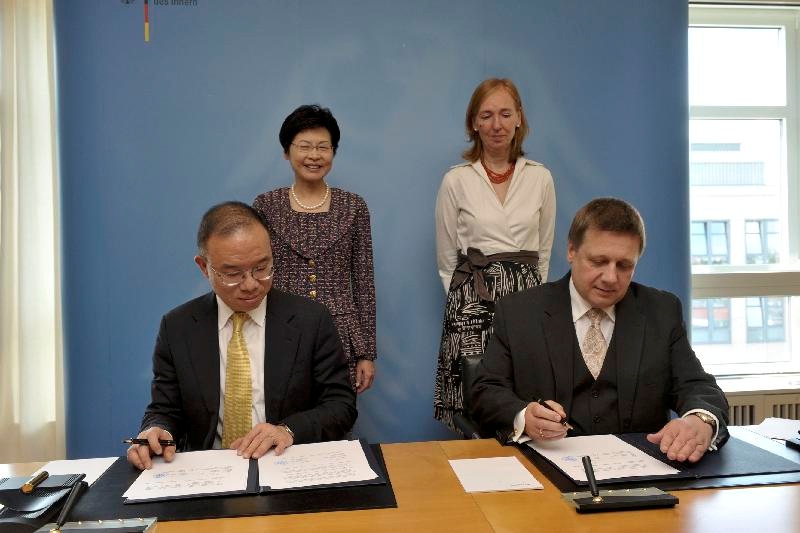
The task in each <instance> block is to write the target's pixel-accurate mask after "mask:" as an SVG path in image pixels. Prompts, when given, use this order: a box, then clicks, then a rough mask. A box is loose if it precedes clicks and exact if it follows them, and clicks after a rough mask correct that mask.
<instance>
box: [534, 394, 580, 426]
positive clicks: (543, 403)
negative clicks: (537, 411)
mask: <svg viewBox="0 0 800 533" xmlns="http://www.w3.org/2000/svg"><path fill="white" fill-rule="evenodd" d="M536 403H538V404H539V405H541V406H542V407H544V408H545V409H549V410H551V411H553V412H554V413H555V412H556V410H555V409H553V408H552V407H550V406H549V405H547V403H546V402H545V401H544V400H542V399H541V398H539V399H538V400H536ZM558 423H559V424H561V425H562V426H564V427H565V428H567V429H575V428H573V427H572V426H571V425H570V424H569V422H567V419H566V418H564V417H562V418H561V420H559V421H558Z"/></svg>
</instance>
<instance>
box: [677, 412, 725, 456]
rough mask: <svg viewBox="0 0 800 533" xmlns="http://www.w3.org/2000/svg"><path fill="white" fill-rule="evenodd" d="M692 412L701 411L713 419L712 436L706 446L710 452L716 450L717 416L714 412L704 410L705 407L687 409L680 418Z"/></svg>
mask: <svg viewBox="0 0 800 533" xmlns="http://www.w3.org/2000/svg"><path fill="white" fill-rule="evenodd" d="M694 413H703V414H706V415H708V416H710V417H711V418H713V419H714V436H713V437H711V444H709V446H708V451H710V452H715V451H717V437H718V436H719V418H717V417H716V415H715V414H714V413H711V412H709V411H706V410H705V409H689V410H688V411H686V412H685V413H683V416H682V417H681V418H686V417H687V416H689V415H691V414H694Z"/></svg>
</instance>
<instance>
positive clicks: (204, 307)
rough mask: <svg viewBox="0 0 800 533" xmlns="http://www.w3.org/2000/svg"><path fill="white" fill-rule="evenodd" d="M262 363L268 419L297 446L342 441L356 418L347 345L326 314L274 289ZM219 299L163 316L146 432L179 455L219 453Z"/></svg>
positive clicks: (206, 297) (206, 298) (187, 305)
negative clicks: (174, 445)
mask: <svg viewBox="0 0 800 533" xmlns="http://www.w3.org/2000/svg"><path fill="white" fill-rule="evenodd" d="M265 326H266V335H265V341H264V344H265V352H266V353H265V356H264V362H265V364H264V381H265V383H264V396H265V404H266V411H265V412H266V419H267V422H269V423H272V424H280V423H285V424H286V425H287V426H289V427H290V428H291V429H292V431H293V432H294V443H295V444H302V443H306V442H319V441H326V440H336V439H341V438H343V437H344V436H345V434H346V433H347V432H348V431H350V429H351V428H352V427H353V424H354V423H355V420H356V417H357V411H356V399H355V393H354V392H353V389H352V388H351V387H350V383H349V380H348V375H347V364H346V363H345V360H344V355H343V354H342V344H341V341H340V340H339V336H338V334H337V332H336V328H335V327H334V325H333V321H332V319H331V316H330V313H328V311H327V309H326V308H325V306H323V305H321V304H319V303H316V302H313V301H311V300H309V299H307V298H302V297H299V296H294V295H291V294H287V293H285V292H282V291H280V290H278V289H274V288H273V289H272V290H271V291H270V292H269V294H268V295H267V315H266V321H265ZM219 358H220V354H219V339H218V335H217V299H216V295H215V294H214V293H213V292H211V293H208V294H205V295H204V296H201V297H199V298H196V299H194V300H191V301H189V302H187V303H185V304H183V305H181V306H179V307H177V308H175V309H173V310H172V311H170V312H169V313H167V314H166V315H164V317H163V318H162V319H161V327H160V329H159V332H158V338H157V339H156V347H155V352H154V354H153V382H152V386H151V395H152V400H151V402H150V405H148V407H147V409H146V411H145V414H144V418H143V419H142V429H146V428H148V427H150V426H160V427H163V428H165V429H166V430H168V431H169V432H170V433H172V435H173V437H174V438H175V439H176V440H178V441H179V449H181V450H187V451H188V450H204V449H209V448H211V447H212V446H213V443H214V438H215V436H216V431H217V422H218V419H219V400H220V387H219V373H220V370H219Z"/></svg>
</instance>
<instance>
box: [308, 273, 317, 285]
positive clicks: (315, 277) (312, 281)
mask: <svg viewBox="0 0 800 533" xmlns="http://www.w3.org/2000/svg"><path fill="white" fill-rule="evenodd" d="M308 281H310V282H311V283H316V282H317V275H316V274H311V275H310V276H308Z"/></svg>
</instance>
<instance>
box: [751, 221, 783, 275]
mask: <svg viewBox="0 0 800 533" xmlns="http://www.w3.org/2000/svg"><path fill="white" fill-rule="evenodd" d="M744 233H745V235H744V246H745V251H746V253H747V257H746V260H747V264H749V265H765V264H769V263H777V262H778V261H779V259H780V256H779V254H778V245H779V243H778V241H779V238H780V231H779V230H778V221H777V220H774V219H773V220H748V221H746V222H745V223H744Z"/></svg>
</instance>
